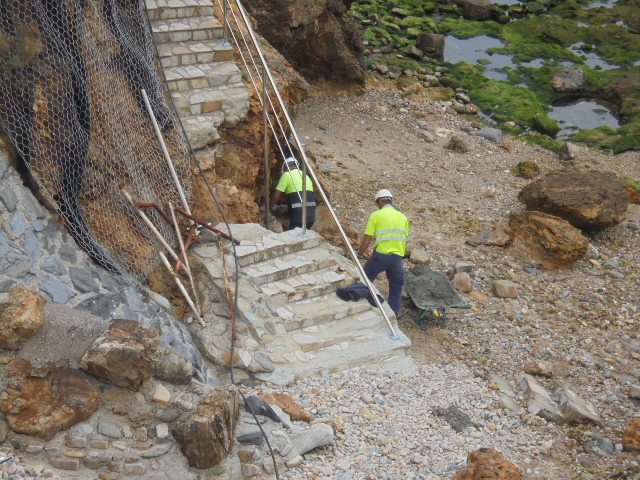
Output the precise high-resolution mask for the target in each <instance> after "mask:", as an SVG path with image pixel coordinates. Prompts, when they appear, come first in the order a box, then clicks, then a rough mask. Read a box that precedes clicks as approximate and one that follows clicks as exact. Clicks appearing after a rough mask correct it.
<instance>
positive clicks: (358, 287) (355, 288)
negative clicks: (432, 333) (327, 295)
mask: <svg viewBox="0 0 640 480" xmlns="http://www.w3.org/2000/svg"><path fill="white" fill-rule="evenodd" d="M336 294H337V295H338V297H340V298H341V299H342V300H344V301H345V302H357V301H358V300H360V299H361V298H365V299H366V300H367V302H369V305H371V306H372V307H377V305H376V302H375V300H374V299H373V295H371V292H370V291H369V289H368V288H367V286H366V285H365V284H364V283H354V284H352V285H349V286H347V287H344V288H339V289H338V290H337V291H336ZM378 300H380V303H384V298H382V296H381V295H378Z"/></svg>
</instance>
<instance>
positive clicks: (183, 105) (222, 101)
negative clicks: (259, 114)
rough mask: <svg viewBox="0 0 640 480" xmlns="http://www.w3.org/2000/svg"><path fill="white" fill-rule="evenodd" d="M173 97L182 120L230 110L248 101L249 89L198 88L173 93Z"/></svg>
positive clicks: (241, 87)
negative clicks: (192, 116)
mask: <svg viewBox="0 0 640 480" xmlns="http://www.w3.org/2000/svg"><path fill="white" fill-rule="evenodd" d="M171 96H172V97H173V102H174V104H175V106H176V109H177V110H178V113H179V114H180V118H185V117H189V116H191V115H202V114H207V113H212V112H218V111H223V110H225V109H227V110H230V109H233V108H235V106H236V105H238V104H239V103H241V102H242V101H243V100H248V96H247V89H246V88H245V87H244V86H240V87H231V88H219V87H211V88H197V89H195V90H185V91H184V92H172V94H171Z"/></svg>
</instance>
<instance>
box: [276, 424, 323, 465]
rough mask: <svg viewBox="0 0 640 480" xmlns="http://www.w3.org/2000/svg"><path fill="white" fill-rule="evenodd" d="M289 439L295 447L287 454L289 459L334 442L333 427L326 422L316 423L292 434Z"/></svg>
mask: <svg viewBox="0 0 640 480" xmlns="http://www.w3.org/2000/svg"><path fill="white" fill-rule="evenodd" d="M289 439H290V440H291V444H292V445H293V448H292V449H291V453H289V455H287V459H288V460H290V459H293V458H296V457H297V456H299V455H304V454H305V453H307V452H309V451H311V450H313V449H314V448H318V447H323V446H325V445H330V444H331V443H332V442H333V428H332V427H331V425H328V424H326V423H316V424H314V425H311V427H310V428H307V429H305V430H302V431H298V432H294V433H292V434H290V435H289Z"/></svg>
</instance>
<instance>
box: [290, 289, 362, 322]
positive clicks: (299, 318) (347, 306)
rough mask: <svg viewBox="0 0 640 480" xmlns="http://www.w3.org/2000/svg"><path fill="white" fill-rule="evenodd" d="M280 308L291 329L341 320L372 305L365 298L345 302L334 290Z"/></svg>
mask: <svg viewBox="0 0 640 480" xmlns="http://www.w3.org/2000/svg"><path fill="white" fill-rule="evenodd" d="M281 308H283V309H284V311H283V313H284V314H285V315H286V316H287V317H290V320H289V321H287V322H286V323H285V327H286V329H287V331H293V330H299V329H302V328H305V327H310V326H314V325H320V324H326V323H329V322H333V321H336V320H341V319H343V318H346V317H348V316H352V315H357V314H359V313H362V312H366V311H369V310H371V309H372V308H373V307H371V305H369V302H367V301H366V300H365V299H362V300H360V301H358V302H345V301H344V300H342V299H341V298H340V297H338V295H336V293H335V291H334V292H330V293H328V294H326V295H320V296H317V297H315V298H307V299H304V300H301V301H299V302H293V303H290V304H288V305H284V306H283V307H281ZM286 312H289V313H288V314H287V313H286ZM289 314H290V315H289Z"/></svg>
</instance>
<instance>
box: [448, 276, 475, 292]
mask: <svg viewBox="0 0 640 480" xmlns="http://www.w3.org/2000/svg"><path fill="white" fill-rule="evenodd" d="M451 284H452V285H453V288H455V289H456V290H458V291H460V292H465V293H469V292H470V291H471V290H473V285H471V277H470V276H469V274H468V273H467V272H460V273H456V274H455V275H454V276H453V280H452V281H451Z"/></svg>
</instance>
